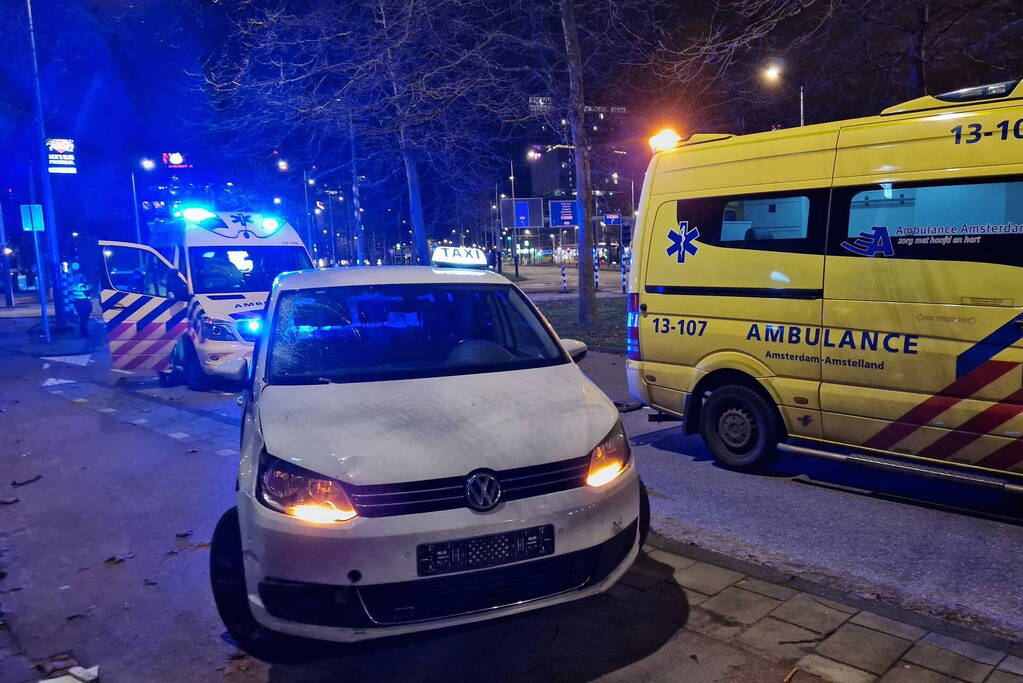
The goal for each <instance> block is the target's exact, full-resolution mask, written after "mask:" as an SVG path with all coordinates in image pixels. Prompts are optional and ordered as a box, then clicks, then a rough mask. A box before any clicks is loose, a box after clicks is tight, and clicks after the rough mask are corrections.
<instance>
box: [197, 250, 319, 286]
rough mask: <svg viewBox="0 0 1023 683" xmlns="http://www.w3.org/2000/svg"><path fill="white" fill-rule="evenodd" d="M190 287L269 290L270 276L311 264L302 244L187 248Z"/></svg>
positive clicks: (308, 266) (273, 276) (271, 280)
mask: <svg viewBox="0 0 1023 683" xmlns="http://www.w3.org/2000/svg"><path fill="white" fill-rule="evenodd" d="M188 263H189V267H190V268H191V274H192V288H193V290H194V291H195V292H196V293H205V292H269V291H270V286H271V285H272V284H273V281H274V278H275V277H277V276H278V275H280V274H281V273H284V272H287V271H289V270H303V269H305V268H310V267H312V264H311V263H310V262H309V256H308V254H306V252H305V249H303V248H302V247H271V246H265V247H250V246H242V245H239V246H229V247H190V248H189V250H188Z"/></svg>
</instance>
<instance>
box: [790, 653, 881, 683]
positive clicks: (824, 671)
mask: <svg viewBox="0 0 1023 683" xmlns="http://www.w3.org/2000/svg"><path fill="white" fill-rule="evenodd" d="M796 667H797V668H799V669H802V670H803V671H807V672H809V673H812V674H816V675H817V676H820V677H821V678H823V679H825V680H828V681H834V683H872V681H873V680H874V676H873V675H871V674H868V673H867V672H866V671H861V670H859V669H857V668H855V667H851V666H849V665H847V664H842V663H841V662H836V661H834V660H832V659H828V658H827V657H821V656H820V655H813V654H810V655H806V656H805V657H803V658H802V659H800V660H799V661H798V662H796Z"/></svg>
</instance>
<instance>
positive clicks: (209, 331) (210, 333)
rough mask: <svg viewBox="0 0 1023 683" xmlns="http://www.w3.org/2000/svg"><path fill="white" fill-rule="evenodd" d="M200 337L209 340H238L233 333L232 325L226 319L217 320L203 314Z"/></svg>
mask: <svg viewBox="0 0 1023 683" xmlns="http://www.w3.org/2000/svg"><path fill="white" fill-rule="evenodd" d="M202 338H203V339H208V340H210V341H238V337H236V336H235V334H234V325H232V324H231V323H230V322H229V321H227V320H217V319H216V318H209V317H206V316H203V319H202Z"/></svg>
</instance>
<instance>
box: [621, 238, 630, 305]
mask: <svg viewBox="0 0 1023 683" xmlns="http://www.w3.org/2000/svg"><path fill="white" fill-rule="evenodd" d="M628 272H629V271H628V266H626V264H625V250H624V249H623V250H622V294H625V289H626V286H625V281H626V279H627V278H626V274H627V273H628Z"/></svg>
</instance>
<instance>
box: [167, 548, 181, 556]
mask: <svg viewBox="0 0 1023 683" xmlns="http://www.w3.org/2000/svg"><path fill="white" fill-rule="evenodd" d="M167 554H168V555H177V554H178V551H177V550H173V549H171V550H168V551H167Z"/></svg>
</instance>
